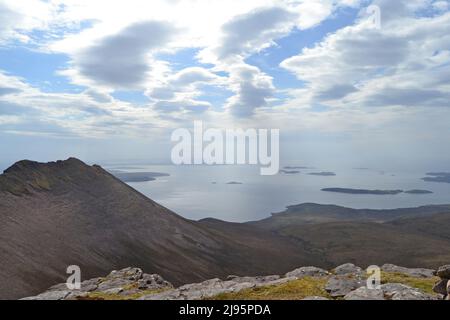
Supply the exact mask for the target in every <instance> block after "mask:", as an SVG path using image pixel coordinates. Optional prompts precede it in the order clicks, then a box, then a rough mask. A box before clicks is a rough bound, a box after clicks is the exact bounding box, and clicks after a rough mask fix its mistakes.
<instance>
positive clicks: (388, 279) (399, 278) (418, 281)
mask: <svg viewBox="0 0 450 320" xmlns="http://www.w3.org/2000/svg"><path fill="white" fill-rule="evenodd" d="M437 281H439V278H438V277H432V278H416V277H411V276H408V275H406V274H403V273H393V272H381V283H382V284H385V283H401V284H404V285H407V286H410V287H413V288H417V289H420V290H422V291H423V292H425V293H430V294H435V293H434V292H433V286H434V284H435V283H436V282H437Z"/></svg>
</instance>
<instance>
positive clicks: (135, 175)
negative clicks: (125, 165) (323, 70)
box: [110, 170, 169, 182]
mask: <svg viewBox="0 0 450 320" xmlns="http://www.w3.org/2000/svg"><path fill="white" fill-rule="evenodd" d="M110 173H111V174H112V175H113V176H115V177H116V178H117V179H119V180H122V181H123V182H148V181H154V180H156V178H159V177H168V176H169V174H168V173H160V172H125V171H118V170H111V171H110Z"/></svg>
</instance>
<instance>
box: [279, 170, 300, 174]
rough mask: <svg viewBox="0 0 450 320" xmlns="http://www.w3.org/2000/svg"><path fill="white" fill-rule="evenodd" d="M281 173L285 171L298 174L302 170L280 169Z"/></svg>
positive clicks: (285, 172)
mask: <svg viewBox="0 0 450 320" xmlns="http://www.w3.org/2000/svg"><path fill="white" fill-rule="evenodd" d="M280 173H284V174H298V173H300V171H298V170H280Z"/></svg>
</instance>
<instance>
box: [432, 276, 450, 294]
mask: <svg viewBox="0 0 450 320" xmlns="http://www.w3.org/2000/svg"><path fill="white" fill-rule="evenodd" d="M447 283H448V281H447V280H446V279H441V280H439V281H438V282H437V283H436V284H435V285H434V287H433V291H434V292H436V293H438V294H442V295H444V296H445V295H447Z"/></svg>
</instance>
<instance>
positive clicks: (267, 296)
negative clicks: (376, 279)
mask: <svg viewBox="0 0 450 320" xmlns="http://www.w3.org/2000/svg"><path fill="white" fill-rule="evenodd" d="M327 280H328V278H312V277H305V278H302V279H298V280H294V281H290V282H287V283H283V284H279V285H272V286H264V287H258V288H252V289H245V290H242V291H239V292H233V293H223V294H219V295H217V296H215V297H213V298H211V300H302V299H304V298H306V297H311V296H320V297H325V298H330V296H329V295H328V293H327V292H326V291H325V289H324V288H325V285H326V283H327Z"/></svg>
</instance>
